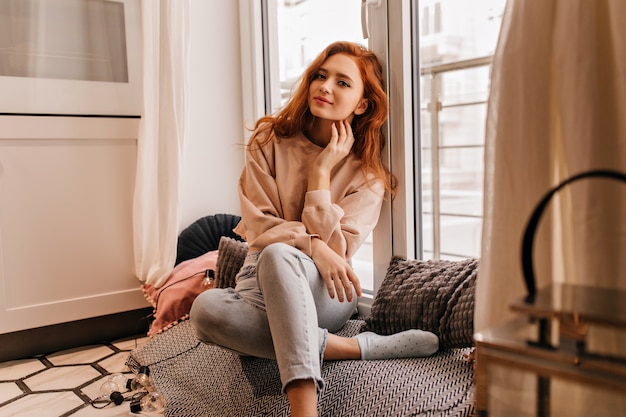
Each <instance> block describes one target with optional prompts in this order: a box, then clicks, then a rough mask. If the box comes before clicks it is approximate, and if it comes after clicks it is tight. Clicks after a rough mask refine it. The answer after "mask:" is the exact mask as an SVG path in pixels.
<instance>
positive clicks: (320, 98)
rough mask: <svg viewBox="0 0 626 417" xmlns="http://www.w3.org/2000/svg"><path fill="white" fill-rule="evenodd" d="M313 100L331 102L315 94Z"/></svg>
mask: <svg viewBox="0 0 626 417" xmlns="http://www.w3.org/2000/svg"><path fill="white" fill-rule="evenodd" d="M313 100H315V101H317V102H320V103H326V104H333V103H332V102H331V101H330V100H328V99H326V98H324V97H322V96H315V97H313Z"/></svg>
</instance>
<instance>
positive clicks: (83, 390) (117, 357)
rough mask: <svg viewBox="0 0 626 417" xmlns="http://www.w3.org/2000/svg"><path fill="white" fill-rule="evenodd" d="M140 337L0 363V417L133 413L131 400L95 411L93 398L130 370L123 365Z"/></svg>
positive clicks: (86, 416) (143, 339)
mask: <svg viewBox="0 0 626 417" xmlns="http://www.w3.org/2000/svg"><path fill="white" fill-rule="evenodd" d="M147 340H148V338H147V337H138V338H130V339H124V340H119V341H116V342H113V343H108V344H102V345H94V346H83V347H80V348H75V349H69V350H65V351H61V352H56V353H53V354H49V355H45V356H40V357H35V358H31V359H22V360H15V361H9V362H2V363H0V417H31V416H32V417H66V416H72V417H118V416H129V415H131V416H132V415H141V414H133V413H131V412H130V402H129V401H125V402H123V403H122V404H120V405H119V406H116V405H114V404H110V405H107V406H106V407H104V408H102V409H97V408H95V407H93V406H92V405H91V401H92V400H94V399H96V398H97V397H99V396H100V387H101V386H102V384H103V383H104V382H105V381H106V380H107V379H108V375H110V374H114V373H123V374H126V376H127V377H128V378H132V377H133V376H134V374H132V373H131V372H130V370H129V369H128V367H127V366H126V365H125V363H126V359H127V358H128V355H129V353H130V351H131V350H132V349H134V348H135V347H137V346H140V345H141V344H143V343H145V342H146V341H147Z"/></svg>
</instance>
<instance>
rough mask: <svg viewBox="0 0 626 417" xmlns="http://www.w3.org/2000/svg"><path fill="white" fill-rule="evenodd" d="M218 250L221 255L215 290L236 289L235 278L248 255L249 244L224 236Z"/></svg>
mask: <svg viewBox="0 0 626 417" xmlns="http://www.w3.org/2000/svg"><path fill="white" fill-rule="evenodd" d="M218 250H219V255H218V257H217V264H216V266H215V288H228V287H231V288H234V287H235V277H236V276H237V273H238V272H239V270H240V269H241V266H242V265H243V261H244V260H245V259H246V255H247V254H248V244H247V243H246V242H241V241H239V240H237V239H233V238H230V237H226V236H222V237H221V238H220V242H219V247H218Z"/></svg>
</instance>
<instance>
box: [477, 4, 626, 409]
mask: <svg viewBox="0 0 626 417" xmlns="http://www.w3.org/2000/svg"><path fill="white" fill-rule="evenodd" d="M486 135H487V136H486V152H485V171H486V173H485V196H484V227H483V244H482V254H481V270H480V277H479V279H478V284H477V293H476V306H477V307H476V314H475V326H476V330H477V331H480V330H483V329H485V328H488V327H490V326H492V325H495V324H498V323H500V322H502V321H504V320H506V319H509V318H512V317H513V316H514V314H513V313H512V312H511V311H510V310H509V304H510V303H511V302H512V301H513V300H514V299H518V298H521V297H523V296H524V295H525V294H526V291H525V287H524V284H523V277H522V268H521V262H520V252H521V242H522V235H523V232H524V228H525V226H526V222H527V220H528V217H529V216H530V214H531V213H532V211H533V209H534V206H535V204H536V203H537V202H538V201H539V200H540V198H541V197H542V196H543V194H544V193H546V192H547V191H548V190H549V189H550V188H551V187H553V186H555V185H556V184H558V183H559V182H560V181H562V180H564V179H566V178H568V177H570V176H572V175H574V174H577V173H580V172H583V171H587V170H590V169H600V168H602V169H612V170H618V171H621V172H625V171H626V2H625V1H624V0H508V3H507V7H506V11H505V15H504V18H503V23H502V28H501V32H500V37H499V41H498V46H497V49H496V53H495V56H494V63H493V67H492V83H491V93H490V97H489V110H488V117H487V133H486ZM576 184H577V185H573V184H572V186H571V188H570V189H568V190H567V191H565V190H563V191H561V192H559V194H558V196H559V197H558V198H557V197H555V198H554V199H553V200H555V201H553V202H551V203H550V206H549V210H548V211H549V212H550V213H548V212H546V213H545V214H544V216H543V218H542V221H541V224H540V227H539V231H538V233H537V236H536V238H535V250H534V257H535V263H534V264H535V273H536V277H537V287H538V288H541V287H544V286H546V285H547V284H548V283H550V282H567V283H575V284H582V285H595V286H601V287H606V288H620V289H626V279H624V271H626V221H625V218H626V186H625V185H623V184H622V183H619V182H617V181H611V180H599V179H589V180H582V181H579V182H577V183H576ZM590 336H591V335H590ZM598 336H599V337H600V339H599V340H601V344H602V345H604V346H613V348H614V350H615V349H619V348H620V347H619V345H618V344H617V343H618V341H617V339H618V336H617V335H615V332H609V333H608V334H603V335H598ZM621 351H623V341H622V344H621ZM503 380H507V382H511V381H512V378H511V375H510V374H509V375H504V376H503ZM516 382H517V383H519V386H520V387H524V386H525V385H524V384H525V383H524V381H522V380H517V381H516ZM554 391H555V392H554V394H557V393H558V389H555V390H554ZM604 392H605V391H602V390H600V391H599V392H598V391H597V390H596V391H595V392H594V394H593V395H592V396H593V401H591V400H590V399H589V398H585V395H582V396H580V397H575V396H572V395H571V392H570V394H569V395H568V397H567V401H560V400H557V401H559V410H556V411H555V412H554V414H553V415H564V416H565V415H567V416H573V415H605V414H603V413H602V411H606V413H607V414H606V415H611V411H615V410H617V409H621V410H623V409H624V406H625V405H626V404H624V403H626V400H621V403H620V404H617V405H616V404H615V403H614V402H613V403H611V402H609V404H604V403H602V401H601V400H602V395H603V394H604ZM497 401H498V402H499V403H501V404H505V403H506V404H509V405H510V406H512V407H513V409H514V410H518V411H519V412H518V413H516V415H527V414H529V415H530V414H532V413H533V411H534V410H533V406H532V404H523V402H524V401H527V398H525V397H524V396H522V395H519V392H517V393H513V392H508V391H506V390H503V391H500V397H499V398H498V399H497ZM613 401H614V400H613ZM529 407H530V409H529ZM614 407H617V408H614ZM494 415H504V414H498V413H497V412H496V413H495V414H494Z"/></svg>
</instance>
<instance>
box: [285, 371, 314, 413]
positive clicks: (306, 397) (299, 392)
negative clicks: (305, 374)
mask: <svg viewBox="0 0 626 417" xmlns="http://www.w3.org/2000/svg"><path fill="white" fill-rule="evenodd" d="M286 391H287V398H288V399H289V405H290V406H291V417H317V385H316V384H315V381H314V380H312V379H297V380H295V381H291V382H290V383H289V384H287V387H286Z"/></svg>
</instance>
